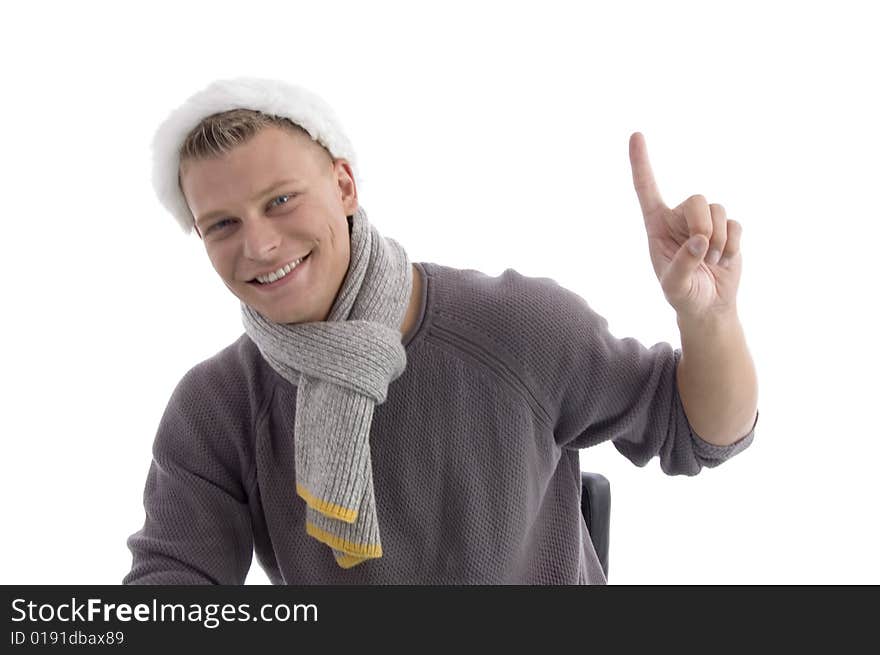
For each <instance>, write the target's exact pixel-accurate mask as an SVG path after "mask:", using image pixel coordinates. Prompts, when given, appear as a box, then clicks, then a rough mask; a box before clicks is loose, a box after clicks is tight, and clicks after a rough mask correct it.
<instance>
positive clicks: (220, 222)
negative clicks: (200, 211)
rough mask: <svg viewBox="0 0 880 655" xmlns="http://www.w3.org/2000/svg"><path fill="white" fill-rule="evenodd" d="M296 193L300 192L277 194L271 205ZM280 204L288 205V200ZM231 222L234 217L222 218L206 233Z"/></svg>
mask: <svg viewBox="0 0 880 655" xmlns="http://www.w3.org/2000/svg"><path fill="white" fill-rule="evenodd" d="M296 195H298V194H296V193H286V194H284V195H283V196H277V197H275V198H274V199H273V200H272V202H270V203H269V206H270V207H271V206H272V205H273V204H274V203H275V201H276V200H280V199H281V198H293V197H294V196H296ZM280 204H282V205H286V204H287V202H286V201H285V202H283V203H280ZM231 222H232V219H231V218H224V219H223V220H221V221H217V222H216V223H214V224H213V225H212V226H211V227H209V228H208V229H207V230H206V231H205V234H207V233H208V232H213V231H214V228H215V227H216V228H219V227H220V226H222V225H224V224H225V223H231Z"/></svg>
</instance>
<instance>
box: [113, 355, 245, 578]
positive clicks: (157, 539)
mask: <svg viewBox="0 0 880 655" xmlns="http://www.w3.org/2000/svg"><path fill="white" fill-rule="evenodd" d="M228 389H229V380H228V379H224V377H223V376H222V375H219V374H217V372H216V371H214V372H212V368H211V367H210V366H209V365H206V364H205V363H203V364H200V365H198V366H196V367H194V368H193V369H191V370H190V371H189V372H188V373H187V374H186V375H185V376H184V377H183V379H182V380H181V381H180V382H179V383H178V385H177V387H176V388H175V390H174V392H173V393H172V396H171V399H170V400H169V402H168V405H167V407H166V409H165V412H164V414H163V416H162V419H161V421H160V424H159V429H158V431H157V434H156V437H155V440H154V443H153V459H152V462H151V464H150V468H149V472H148V474H147V480H146V486H145V489H144V495H143V502H144V509H145V514H146V518H145V521H144V524H143V527H142V528H141V529H140V530H139V531H138V532H136V533H134V534H132V535H131V536H130V537H129V538H128V540H127V542H126V545H127V546H128V548H129V550H130V551H131V553H132V566H131V570H130V571H129V573H128V574H127V575H126V576H125V577H124V579H123V581H122V584H124V585H184V584H227V585H241V584H244V581H245V578H246V577H247V573H248V570H249V569H250V565H251V559H252V555H253V533H252V527H251V519H250V512H249V509H248V503H247V495H246V493H245V492H244V489H243V485H242V483H241V475H240V465H239V462H240V458H239V456H238V453H237V446H236V444H241V443H243V442H242V441H241V440H240V439H241V435H240V434H239V432H240V431H241V429H242V428H243V426H242V424H241V423H242V418H241V411H240V401H238V400H237V399H236V398H234V397H232V396H231V394H230V393H229V390H228ZM245 422H246V421H245Z"/></svg>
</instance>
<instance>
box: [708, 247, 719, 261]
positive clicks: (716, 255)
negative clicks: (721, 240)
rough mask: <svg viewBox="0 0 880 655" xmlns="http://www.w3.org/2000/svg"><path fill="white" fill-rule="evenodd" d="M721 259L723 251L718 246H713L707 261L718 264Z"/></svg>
mask: <svg viewBox="0 0 880 655" xmlns="http://www.w3.org/2000/svg"><path fill="white" fill-rule="evenodd" d="M719 259H721V251H719V250H718V249H717V248H712V250H710V251H709V256H708V257H706V261H707V262H709V263H710V264H717V263H718V260H719Z"/></svg>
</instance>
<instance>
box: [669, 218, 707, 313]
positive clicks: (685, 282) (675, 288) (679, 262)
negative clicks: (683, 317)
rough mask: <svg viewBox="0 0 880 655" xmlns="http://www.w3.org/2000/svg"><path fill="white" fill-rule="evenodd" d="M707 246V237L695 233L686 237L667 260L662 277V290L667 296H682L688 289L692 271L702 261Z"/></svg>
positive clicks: (671, 297)
mask: <svg viewBox="0 0 880 655" xmlns="http://www.w3.org/2000/svg"><path fill="white" fill-rule="evenodd" d="M708 247H709V239H707V238H706V237H705V236H703V235H702V234H695V235H694V236H692V237H691V238H690V239H688V240H687V241H686V242H685V243H684V245H682V246H681V248H679V249H678V252H677V253H675V256H674V257H673V258H672V261H671V262H669V268H667V269H666V274H665V275H664V279H663V290H664V292H665V293H666V295H667V297H669V298H670V299H673V298H682V297H685V296H686V295H687V293H688V291H689V290H690V284H691V282H690V279H691V275H692V274H693V272H694V271H695V270H696V269H697V267H698V266H699V265H700V262H701V261H703V255H705V254H706V250H707V249H708Z"/></svg>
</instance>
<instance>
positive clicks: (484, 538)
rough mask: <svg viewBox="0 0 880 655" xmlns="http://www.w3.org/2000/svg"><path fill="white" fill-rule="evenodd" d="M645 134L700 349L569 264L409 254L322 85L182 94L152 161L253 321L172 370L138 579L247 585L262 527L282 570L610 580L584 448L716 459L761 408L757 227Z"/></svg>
mask: <svg viewBox="0 0 880 655" xmlns="http://www.w3.org/2000/svg"><path fill="white" fill-rule="evenodd" d="M630 155H631V161H632V164H633V175H634V183H635V187H636V191H637V193H638V196H639V200H640V203H641V208H642V211H643V214H644V218H645V225H646V229H647V231H648V236H649V246H650V253H651V258H652V262H653V263H654V268H655V271H656V273H657V275H658V279H659V280H660V282H661V287H662V289H663V291H664V294H665V296H666V298H667V299H668V300H669V302H670V303H671V304H672V306H673V307H674V308H675V309H676V311H677V313H678V319H679V326H680V329H681V336H682V349H681V350H673V349H672V348H671V346H670V345H669V344H666V343H660V344H656V345H655V346H654V347H652V348H651V349H646V348H645V347H644V346H642V345H641V344H640V343H639V342H637V341H636V340H634V339H623V340H620V339H616V338H615V337H613V336H612V335H611V334H610V333H609V332H608V330H607V322H606V321H605V319H603V318H602V317H601V316H599V315H598V314H596V313H595V312H594V311H592V309H591V308H590V307H589V306H588V305H587V303H586V302H585V301H584V300H583V299H582V298H580V297H579V296H578V295H577V294H575V293H573V292H571V291H568V290H566V289H564V288H562V287H560V286H559V285H558V284H556V283H555V282H554V281H553V280H551V279H549V278H529V277H525V276H522V275H520V274H519V273H517V272H516V271H514V270H513V269H508V270H506V271H505V272H504V273H503V274H502V275H500V276H498V277H489V276H487V275H485V274H482V273H480V272H479V271H473V270H458V269H453V268H450V267H445V266H442V265H439V264H434V263H428V262H415V263H413V262H410V261H409V259H408V257H407V255H406V251H405V249H404V248H403V247H402V246H401V245H400V244H398V243H397V242H396V241H394V240H393V239H389V238H385V237H382V236H381V235H380V234H379V232H378V230H377V229H376V228H375V226H373V225H372V224H370V223H369V221H368V219H367V216H366V212H365V211H364V209H363V207H362V206H361V205H360V204H359V201H358V196H357V175H356V166H355V165H354V158H353V151H352V149H351V146H350V144H349V143H348V140H347V139H346V138H345V136H344V134H343V133H342V131H341V128H340V127H339V125H338V123H337V121H336V120H335V117H334V116H333V113H332V110H330V108H329V107H327V106H326V104H325V103H323V101H322V100H321V99H320V98H317V96H314V94H311V93H309V92H308V91H306V90H304V89H301V88H299V87H293V86H291V85H287V84H285V83H282V82H278V81H273V80H263V79H256V78H239V79H238V80H226V81H218V82H215V83H213V84H212V85H210V86H209V87H207V88H206V89H204V90H203V91H201V92H199V93H198V94H196V95H194V96H193V97H192V98H190V99H189V100H188V101H187V102H186V103H185V104H184V105H183V106H182V107H181V108H179V109H178V110H176V111H175V112H174V113H172V115H171V116H169V118H168V119H167V120H166V121H165V123H163V126H162V127H160V130H159V131H158V132H157V137H156V139H155V141H154V162H155V166H154V185H155V187H156V190H157V194H158V195H159V198H160V200H161V201H162V202H163V204H164V205H165V206H166V207H167V208H168V209H169V211H171V213H172V214H173V215H174V216H175V218H176V219H177V220H178V222H179V223H180V225H181V226H182V227H183V228H184V230H186V231H189V230H190V229H194V230H195V231H196V232H197V234H198V236H199V237H200V238H201V239H202V241H203V244H204V247H205V250H206V252H207V254H208V257H209V259H210V261H211V263H212V265H213V267H214V269H215V270H216V271H217V273H218V275H219V276H220V278H221V279H222V280H223V282H224V284H226V286H227V287H228V288H229V289H230V291H231V292H232V293H233V294H234V295H235V296H236V297H238V298H239V300H240V304H241V309H242V320H243V324H244V327H245V333H244V334H243V335H242V336H241V337H240V338H239V339H238V340H237V341H236V342H235V343H233V344H231V345H230V346H228V347H226V348H224V349H223V350H222V351H220V352H219V353H217V354H216V355H215V356H213V357H211V358H209V359H207V360H205V361H203V362H201V363H199V364H198V365H196V366H195V367H193V368H192V369H190V371H188V372H187V374H186V375H185V376H184V377H183V379H182V380H181V381H180V383H179V384H178V386H177V387H176V388H175V390H174V392H173V394H172V397H171V399H170V401H169V404H168V407H167V408H166V411H165V413H164V415H163V417H162V421H161V423H160V426H159V429H158V432H157V434H156V439H155V442H154V447H153V462H152V463H151V466H150V470H149V473H148V477H147V483H146V488H145V492H144V505H145V509H146V520H145V522H144V526H143V528H142V529H141V530H139V531H138V532H136V533H135V534H133V535H131V536H130V537H129V539H128V542H127V543H128V546H129V548H130V549H131V552H132V554H133V563H132V568H131V570H130V572H129V573H128V574H127V575H126V576H125V578H124V580H123V582H124V584H199V583H204V584H242V583H243V582H244V580H245V578H246V576H247V573H248V570H249V568H250V565H251V559H252V553H253V552H254V551H256V554H257V558H258V561H259V562H260V564H261V566H262V567H263V569H264V570H265V571H266V573H267V575H268V576H269V578H270V579H271V581H272V582H273V583H275V584H407V583H409V584H605V583H606V582H607V580H606V577H605V575H604V572H603V570H602V568H601V566H600V564H599V561H598V558H597V556H596V553H595V551H594V549H593V546H592V543H591V540H590V537H589V535H588V533H587V529H586V525H585V523H584V520H583V518H582V516H581V513H580V508H579V501H580V463H579V457H578V450H579V449H580V448H586V447H589V446H592V445H596V444H599V443H602V442H604V441H611V442H612V443H613V444H614V445H615V447H616V448H617V449H618V450H619V451H620V452H621V453H622V454H623V455H625V456H626V457H628V458H629V459H630V460H631V461H632V462H633V463H635V464H637V465H639V466H644V465H645V464H646V463H647V462H648V461H649V460H650V459H651V458H653V457H654V456H657V457H659V459H660V465H661V467H662V469H663V471H664V472H666V473H667V474H670V475H677V474H685V475H695V474H697V473H699V471H700V470H701V469H702V467H704V466H708V467H713V466H717V465H718V464H720V463H722V462H723V461H725V460H727V459H729V458H730V457H732V456H734V455H736V454H737V453H739V452H741V451H742V450H744V449H745V448H747V447H748V446H749V445H750V444H751V442H752V440H753V438H754V428H755V425H756V423H757V417H758V414H757V382H756V379H755V378H756V376H755V373H754V368H753V366H752V363H751V358H750V356H749V353H748V350H747V348H746V345H745V339H744V336H743V333H742V329H741V327H740V325H739V322H738V319H737V316H736V304H735V297H736V288H737V286H738V282H739V277H740V273H741V254H740V251H739V241H740V234H741V227H740V226H739V224H738V223H736V222H735V221H728V220H727V219H726V217H725V215H724V210H723V208H722V207H721V206H720V205H714V204H713V205H707V204H706V201H705V199H704V198H703V197H702V196H692V197H691V198H689V199H688V200H686V201H685V202H684V203H682V204H681V205H679V206H678V207H676V208H675V209H669V208H667V207H666V206H665V205H664V204H663V201H662V199H661V197H660V194H659V192H658V191H657V188H656V185H655V184H654V181H653V176H652V174H651V170H650V166H649V164H648V158H647V154H646V149H645V144H644V139H643V137H642V135H641V134H639V133H636V134H634V135H633V136H632V138H631V141H630ZM688 237H690V240H688ZM685 242H687V243H685ZM689 245H696V246H698V247H697V248H696V249H695V251H691V250H690V249H689V248H688V246H689ZM707 247H708V249H710V250H711V251H717V252H718V256H716V255H714V254H712V253H711V252H710V254H709V255H705V252H706V250H707Z"/></svg>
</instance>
